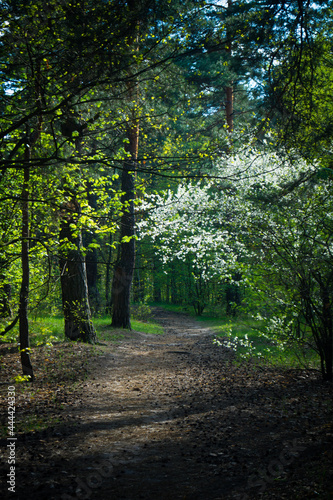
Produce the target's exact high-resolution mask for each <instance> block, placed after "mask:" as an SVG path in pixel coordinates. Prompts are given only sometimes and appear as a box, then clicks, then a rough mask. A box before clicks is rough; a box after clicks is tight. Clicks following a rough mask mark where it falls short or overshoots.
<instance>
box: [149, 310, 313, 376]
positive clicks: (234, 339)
mask: <svg viewBox="0 0 333 500" xmlns="http://www.w3.org/2000/svg"><path fill="white" fill-rule="evenodd" d="M153 305H159V306H160V307H163V308H164V309H166V310H168V311H172V312H178V313H186V314H188V315H189V316H192V317H193V318H195V320H196V321H198V322H201V323H203V324H204V325H205V326H207V327H208V328H210V329H211V330H212V332H213V333H214V334H215V336H216V338H217V339H218V340H219V341H220V342H221V343H223V344H224V345H226V346H229V348H230V349H233V350H234V352H235V356H236V360H237V361H240V362H242V361H243V360H244V358H250V357H251V358H252V359H257V360H260V362H262V363H266V364H269V365H271V366H276V367H283V368H309V369H316V370H319V369H320V360H319V356H318V355H317V353H316V352H315V351H313V350H310V349H304V348H302V346H300V345H299V344H296V343H295V342H294V343H292V342H290V343H289V344H287V345H284V346H283V348H282V346H281V345H279V344H278V343H276V342H274V340H273V339H272V340H271V339H269V338H267V337H266V336H264V335H263V333H262V331H260V327H262V325H261V324H260V323H259V322H258V321H256V320H254V319H252V318H250V317H246V316H245V315H241V314H240V315H238V316H234V317H233V316H226V315H225V314H223V312H222V311H221V312H220V313H217V312H216V311H214V312H213V313H212V312H210V311H209V310H207V311H204V313H203V314H202V316H196V315H195V313H194V309H193V307H191V306H187V307H184V306H182V305H173V304H153Z"/></svg>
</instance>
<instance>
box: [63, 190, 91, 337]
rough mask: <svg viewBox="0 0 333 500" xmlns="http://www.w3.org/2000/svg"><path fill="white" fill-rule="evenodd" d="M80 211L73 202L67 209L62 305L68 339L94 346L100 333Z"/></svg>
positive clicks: (64, 221)
mask: <svg viewBox="0 0 333 500" xmlns="http://www.w3.org/2000/svg"><path fill="white" fill-rule="evenodd" d="M79 213H80V207H79V204H78V202H77V201H76V200H72V202H71V203H68V204H67V205H66V207H64V210H63V213H62V217H61V227H60V244H61V246H62V248H61V251H60V256H59V266H60V276H61V291H62V305H63V311H64V318H65V336H66V337H67V338H69V339H70V340H82V341H83V342H88V343H90V344H93V343H94V342H95V341H96V332H95V329H94V327H93V324H92V321H91V312H90V306H89V299H88V284H87V272H86V264H85V260H84V257H83V255H82V236H81V232H80V231H79V230H76V231H77V232H75V230H73V229H72V227H71V225H74V226H75V223H76V222H77V217H78V216H79Z"/></svg>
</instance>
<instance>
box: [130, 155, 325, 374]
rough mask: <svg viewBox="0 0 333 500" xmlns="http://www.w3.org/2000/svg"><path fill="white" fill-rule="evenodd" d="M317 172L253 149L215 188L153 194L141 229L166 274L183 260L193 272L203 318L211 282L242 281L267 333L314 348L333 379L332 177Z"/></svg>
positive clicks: (230, 162)
mask: <svg viewBox="0 0 333 500" xmlns="http://www.w3.org/2000/svg"><path fill="white" fill-rule="evenodd" d="M320 172H321V171H320V170H318V171H317V169H316V167H315V166H313V165H309V164H307V163H305V162H304V161H301V160H299V159H297V158H293V157H292V156H289V157H285V156H279V155H278V154H276V153H271V152H263V151H251V150H248V151H245V152H243V153H241V154H235V155H234V156H232V157H229V158H228V159H227V160H225V161H221V162H220V164H219V165H217V167H216V174H217V175H216V177H217V178H218V179H219V180H218V181H216V180H214V182H213V181H209V182H208V181H207V183H206V184H205V185H203V184H196V185H193V184H187V185H185V184H184V185H180V186H179V187H178V189H177V190H176V191H175V192H174V193H173V192H171V191H170V190H169V191H166V192H164V193H162V194H159V195H151V196H150V198H149V200H146V201H145V202H144V203H143V204H142V206H141V209H143V210H145V211H146V214H147V216H146V218H145V219H144V220H143V221H142V222H141V223H140V224H139V226H140V237H141V238H143V237H146V238H150V240H151V242H152V243H153V245H154V247H155V249H156V253H157V255H158V256H159V257H160V259H161V260H162V262H163V264H164V266H165V270H166V272H167V265H168V264H169V263H170V262H174V261H177V260H178V261H181V262H183V263H184V264H186V265H187V266H188V268H189V272H190V273H191V276H192V279H193V282H192V283H193V284H192V289H191V288H190V287H189V288H188V290H189V301H190V302H192V304H193V305H194V303H195V301H196V302H197V303H199V305H195V307H196V311H197V312H198V313H200V312H202V310H203V308H204V306H205V304H206V303H207V300H208V298H207V290H208V289H209V286H210V284H211V283H212V282H213V281H214V280H215V281H218V282H220V283H223V282H224V283H225V282H227V281H229V282H232V280H233V276H235V273H238V276H241V280H240V281H238V285H239V284H240V283H242V285H243V286H244V287H245V288H246V289H247V290H248V292H247V299H248V300H246V299H245V302H244V305H245V306H246V303H247V304H248V305H249V308H250V309H251V313H252V314H253V315H256V314H257V315H258V317H260V319H261V320H262V319H265V320H266V326H267V332H269V333H270V334H271V335H275V336H278V337H279V338H280V339H281V338H282V339H283V340H286V339H287V340H289V341H290V340H291V339H297V340H299V341H302V342H303V343H306V344H307V345H308V346H310V347H311V348H313V349H315V350H316V351H317V352H318V354H319V356H320V359H321V367H322V374H323V378H324V379H327V380H331V378H332V327H333V326H332V325H333V322H332V312H333V311H332V304H333V287H332V285H331V283H332V277H333V276H332V273H333V271H332V250H333V246H332V217H333V205H332V201H331V192H332V179H331V178H328V179H321V178H320V174H319V173H320ZM200 284H203V285H204V286H203V287H201V288H200V286H199V285H200ZM193 290H194V291H195V293H194V292H193ZM250 299H251V300H250Z"/></svg>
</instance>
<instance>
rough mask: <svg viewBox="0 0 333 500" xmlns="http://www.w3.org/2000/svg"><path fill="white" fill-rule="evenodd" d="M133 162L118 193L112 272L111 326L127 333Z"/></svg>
mask: <svg viewBox="0 0 333 500" xmlns="http://www.w3.org/2000/svg"><path fill="white" fill-rule="evenodd" d="M135 143H137V138H135V137H132V141H130V144H129V146H130V147H133V148H135V149H136V150H137V147H136V146H135ZM134 163H135V162H134V161H129V162H126V164H125V165H124V169H123V173H122V179H121V189H122V191H123V192H124V195H123V196H122V200H121V201H122V203H123V204H124V206H125V209H124V213H123V215H122V217H121V222H120V238H121V240H120V241H121V243H120V255H119V259H118V261H117V263H116V265H115V268H114V274H113V282H112V326H114V327H116V328H128V329H131V315H130V293H131V286H132V280H133V273H134V262H135V240H134V238H133V237H134V223H135V220H134V201H133V200H134V175H133V172H134V168H135V164H134Z"/></svg>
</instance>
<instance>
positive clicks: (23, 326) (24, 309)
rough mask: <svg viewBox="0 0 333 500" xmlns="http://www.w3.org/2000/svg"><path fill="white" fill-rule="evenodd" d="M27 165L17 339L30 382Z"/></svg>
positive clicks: (27, 170) (23, 197)
mask: <svg viewBox="0 0 333 500" xmlns="http://www.w3.org/2000/svg"><path fill="white" fill-rule="evenodd" d="M29 159H30V150H29V148H28V147H26V151H25V160H26V161H27V162H28V161H29ZM29 177H30V172H29V164H27V165H26V166H25V167H24V181H23V188H22V233H21V234H22V243H21V265H22V281H21V290H20V305H19V339H20V353H21V364H22V372H23V375H28V376H29V377H30V381H32V380H33V379H34V374H33V369H32V365H31V361H30V344H29V321H28V301H29V281H30V268H29Z"/></svg>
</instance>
